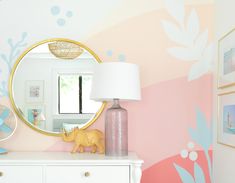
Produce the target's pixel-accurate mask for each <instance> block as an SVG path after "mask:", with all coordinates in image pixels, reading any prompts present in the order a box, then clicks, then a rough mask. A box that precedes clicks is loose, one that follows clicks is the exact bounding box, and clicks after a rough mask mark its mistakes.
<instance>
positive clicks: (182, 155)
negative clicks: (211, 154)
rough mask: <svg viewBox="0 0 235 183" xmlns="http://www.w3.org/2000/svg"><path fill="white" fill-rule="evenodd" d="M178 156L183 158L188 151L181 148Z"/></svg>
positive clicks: (186, 155)
mask: <svg viewBox="0 0 235 183" xmlns="http://www.w3.org/2000/svg"><path fill="white" fill-rule="evenodd" d="M180 156H181V158H184V159H185V158H187V157H188V151H187V150H186V149H184V150H182V151H181V152H180Z"/></svg>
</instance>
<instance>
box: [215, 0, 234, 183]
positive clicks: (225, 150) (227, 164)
mask: <svg viewBox="0 0 235 183" xmlns="http://www.w3.org/2000/svg"><path fill="white" fill-rule="evenodd" d="M234 6H235V2H234V1H226V2H221V1H219V0H216V1H215V8H216V24H215V25H216V27H215V28H216V40H217V41H218V40H219V39H220V38H221V37H223V36H224V35H225V34H226V33H228V32H229V31H231V30H232V29H234V27H235V20H234V19H233V18H231V17H233V16H234V15H235V13H234V8H233V7H234ZM217 67H218V65H217ZM214 73H215V75H216V76H217V69H215V71H214ZM215 79H216V78H215ZM215 83H216V82H215ZM234 89H235V87H229V88H227V89H226V88H225V89H223V91H222V90H217V87H216V85H215V86H214V91H215V92H214V94H215V95H214V101H215V105H214V114H215V115H214V121H215V122H216V123H215V125H214V137H215V138H214V142H213V147H214V156H213V159H214V166H213V170H214V180H215V183H221V182H226V183H232V182H234V179H235V175H234V174H233V169H234V163H235V158H234V157H235V156H234V153H235V149H234V148H231V147H228V146H225V145H222V144H219V143H218V142H217V115H216V114H217V97H216V95H217V93H221V92H222V93H224V92H227V91H229V90H230V91H234ZM221 165H223V168H221Z"/></svg>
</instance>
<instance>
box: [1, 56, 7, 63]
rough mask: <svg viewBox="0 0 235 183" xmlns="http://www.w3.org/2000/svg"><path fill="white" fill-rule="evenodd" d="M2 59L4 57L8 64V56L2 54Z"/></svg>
mask: <svg viewBox="0 0 235 183" xmlns="http://www.w3.org/2000/svg"><path fill="white" fill-rule="evenodd" d="M1 57H2V59H3V60H5V61H6V62H8V60H7V57H6V55H4V54H2V55H1Z"/></svg>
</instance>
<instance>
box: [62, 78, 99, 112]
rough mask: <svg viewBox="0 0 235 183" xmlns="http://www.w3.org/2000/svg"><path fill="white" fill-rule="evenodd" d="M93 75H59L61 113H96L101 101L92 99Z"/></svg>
mask: <svg viewBox="0 0 235 183" xmlns="http://www.w3.org/2000/svg"><path fill="white" fill-rule="evenodd" d="M91 82H92V75H88V74H86V75H80V74H61V75H59V77H58V86H59V87H58V112H59V114H89V113H96V112H97V107H99V106H100V103H99V102H95V101H93V100H90V90H91Z"/></svg>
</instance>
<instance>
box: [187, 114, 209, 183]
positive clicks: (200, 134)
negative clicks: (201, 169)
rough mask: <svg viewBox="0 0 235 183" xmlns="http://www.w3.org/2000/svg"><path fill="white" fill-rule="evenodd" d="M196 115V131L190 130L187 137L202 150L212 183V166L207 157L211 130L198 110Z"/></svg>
mask: <svg viewBox="0 0 235 183" xmlns="http://www.w3.org/2000/svg"><path fill="white" fill-rule="evenodd" d="M196 114H197V127H196V129H192V128H190V129H189V135H190V136H191V138H192V139H193V140H194V141H195V142H196V143H197V144H199V145H200V146H201V147H202V148H203V151H204V153H205V156H206V160H207V165H208V169H209V175H210V179H211V182H213V176H212V164H211V159H210V156H209V149H210V147H211V145H212V128H211V127H208V126H207V121H206V117H205V115H204V114H203V112H202V111H201V110H200V109H197V111H196Z"/></svg>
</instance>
